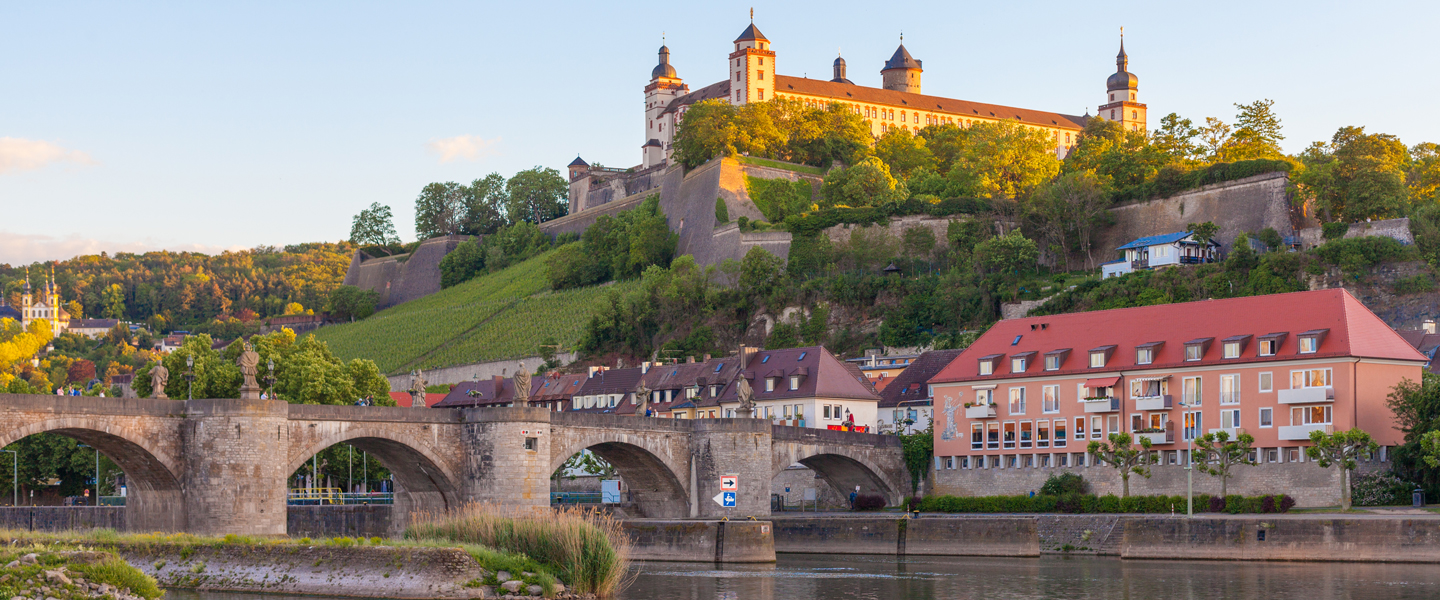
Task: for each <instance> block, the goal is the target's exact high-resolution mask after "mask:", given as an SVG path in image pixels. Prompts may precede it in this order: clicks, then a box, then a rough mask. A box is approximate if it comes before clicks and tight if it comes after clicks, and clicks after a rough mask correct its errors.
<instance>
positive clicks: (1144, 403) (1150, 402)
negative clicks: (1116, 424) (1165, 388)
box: [1134, 394, 1175, 410]
mask: <svg viewBox="0 0 1440 600" xmlns="http://www.w3.org/2000/svg"><path fill="white" fill-rule="evenodd" d="M1134 400H1135V410H1170V409H1171V408H1174V406H1175V401H1174V398H1173V397H1172V396H1170V395H1169V394H1166V395H1164V396H1136V397H1135V398H1134Z"/></svg>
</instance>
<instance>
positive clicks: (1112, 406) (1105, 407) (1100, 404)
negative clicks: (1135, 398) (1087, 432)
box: [1085, 396, 1120, 413]
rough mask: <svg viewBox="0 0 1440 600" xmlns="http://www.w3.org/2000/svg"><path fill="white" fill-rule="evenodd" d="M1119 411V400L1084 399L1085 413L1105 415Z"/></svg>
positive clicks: (1102, 398)
mask: <svg viewBox="0 0 1440 600" xmlns="http://www.w3.org/2000/svg"><path fill="white" fill-rule="evenodd" d="M1117 410H1120V399H1119V398H1109V397H1103V396H1101V397H1095V398H1086V399H1085V412H1087V413H1107V412H1115V411H1117Z"/></svg>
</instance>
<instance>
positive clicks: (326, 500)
mask: <svg viewBox="0 0 1440 600" xmlns="http://www.w3.org/2000/svg"><path fill="white" fill-rule="evenodd" d="M286 503H287V504H290V505H293V506H321V505H335V506H339V505H346V504H394V503H395V494H394V493H391V492H364V493H348V492H345V491H344V490H341V489H340V488H295V489H292V490H290V495H289V498H288V499H287V501H286Z"/></svg>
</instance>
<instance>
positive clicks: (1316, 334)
mask: <svg viewBox="0 0 1440 600" xmlns="http://www.w3.org/2000/svg"><path fill="white" fill-rule="evenodd" d="M1329 331H1330V330H1329V329H1312V330H1310V331H1306V332H1304V333H1301V334H1300V353H1301V354H1314V353H1316V352H1318V351H1320V342H1321V341H1322V340H1324V339H1325V334H1326V333H1327V332H1329Z"/></svg>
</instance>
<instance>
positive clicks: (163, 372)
mask: <svg viewBox="0 0 1440 600" xmlns="http://www.w3.org/2000/svg"><path fill="white" fill-rule="evenodd" d="M169 381H170V370H169V369H166V368H165V363H158V362H157V363H155V366H154V367H151V369H150V397H151V398H154V399H156V400H169V399H170V397H169V396H166V395H165V384H166V383H169Z"/></svg>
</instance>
